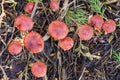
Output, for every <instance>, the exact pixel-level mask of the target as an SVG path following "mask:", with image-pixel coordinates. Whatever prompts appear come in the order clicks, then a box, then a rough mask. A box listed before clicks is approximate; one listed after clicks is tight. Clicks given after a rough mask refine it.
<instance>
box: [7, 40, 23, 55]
mask: <svg viewBox="0 0 120 80" xmlns="http://www.w3.org/2000/svg"><path fill="white" fill-rule="evenodd" d="M8 51H9V53H10V54H12V55H16V54H19V53H20V52H21V51H22V45H21V43H20V42H18V41H12V42H11V43H10V44H9V45H8Z"/></svg>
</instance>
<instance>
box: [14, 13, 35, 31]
mask: <svg viewBox="0 0 120 80" xmlns="http://www.w3.org/2000/svg"><path fill="white" fill-rule="evenodd" d="M14 26H15V27H16V28H17V29H18V30H20V31H21V32H26V31H29V30H31V29H32V28H33V21H32V19H31V18H30V17H29V16H26V15H20V16H18V17H17V18H16V19H15V21H14Z"/></svg>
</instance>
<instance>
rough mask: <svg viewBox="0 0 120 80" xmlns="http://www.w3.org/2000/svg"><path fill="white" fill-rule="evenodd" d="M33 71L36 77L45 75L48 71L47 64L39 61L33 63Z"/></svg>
mask: <svg viewBox="0 0 120 80" xmlns="http://www.w3.org/2000/svg"><path fill="white" fill-rule="evenodd" d="M31 71H32V74H33V75H34V76H35V77H38V78H39V77H44V76H45V75H46V72H47V66H46V65H45V64H44V63H42V62H39V61H38V62H35V63H33V64H32V66H31Z"/></svg>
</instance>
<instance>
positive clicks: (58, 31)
mask: <svg viewBox="0 0 120 80" xmlns="http://www.w3.org/2000/svg"><path fill="white" fill-rule="evenodd" d="M48 32H49V34H50V35H51V36H52V37H53V38H54V40H60V39H64V38H65V37H66V36H67V34H68V27H67V25H66V24H65V23H63V22H61V21H58V20H56V21H53V22H52V23H50V24H49V27H48Z"/></svg>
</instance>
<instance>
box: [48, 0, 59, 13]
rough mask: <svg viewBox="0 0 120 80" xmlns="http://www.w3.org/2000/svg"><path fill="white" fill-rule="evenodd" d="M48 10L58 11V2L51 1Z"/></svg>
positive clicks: (55, 0)
mask: <svg viewBox="0 0 120 80" xmlns="http://www.w3.org/2000/svg"><path fill="white" fill-rule="evenodd" d="M50 8H51V9H52V10H53V11H54V12H55V11H56V10H58V9H59V2H58V1H57V0H51V2H50Z"/></svg>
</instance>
